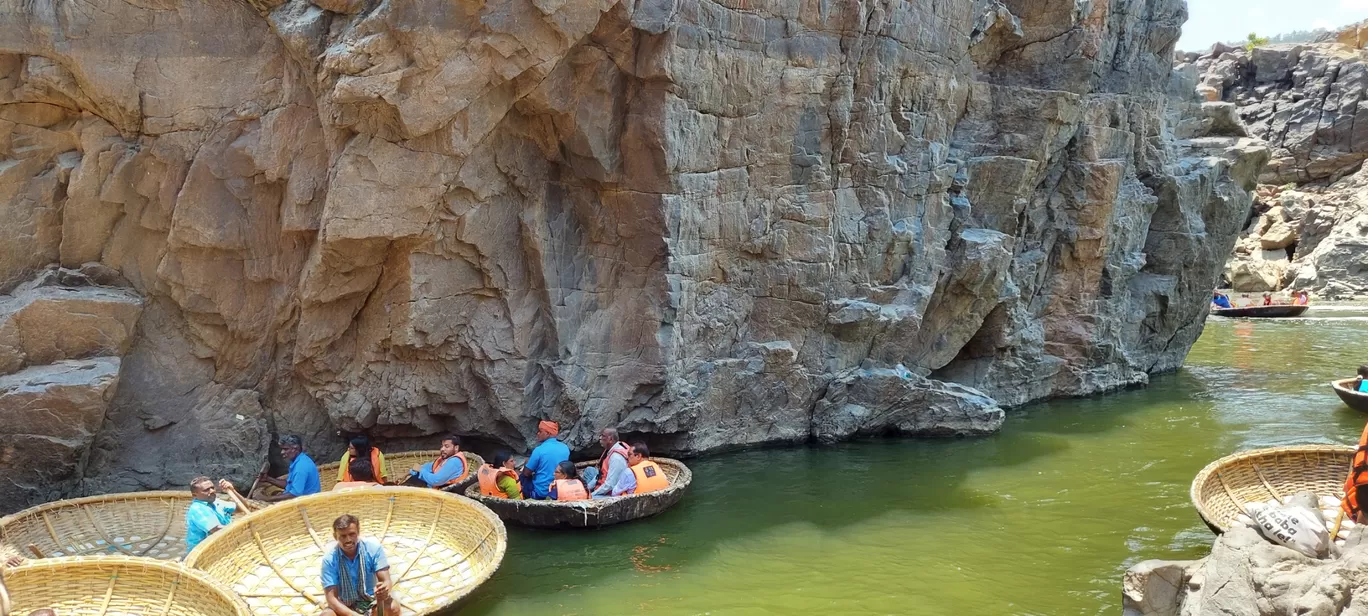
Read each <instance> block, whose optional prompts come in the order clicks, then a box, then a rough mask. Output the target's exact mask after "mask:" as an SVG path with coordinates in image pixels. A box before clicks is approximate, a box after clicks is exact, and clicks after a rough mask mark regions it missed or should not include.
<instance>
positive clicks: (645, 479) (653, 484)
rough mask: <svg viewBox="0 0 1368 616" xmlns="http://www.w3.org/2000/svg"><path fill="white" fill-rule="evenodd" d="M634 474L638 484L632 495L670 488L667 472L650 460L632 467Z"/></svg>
mask: <svg viewBox="0 0 1368 616" xmlns="http://www.w3.org/2000/svg"><path fill="white" fill-rule="evenodd" d="M632 474H633V475H636V484H637V485H636V490H634V491H632V494H645V493H647V492H655V491H656V490H664V489H665V488H668V487H670V478H669V477H666V476H665V471H664V470H661V468H660V465H658V464H656V463H655V462H652V461H650V460H642V461H641V462H638V463H637V465H636V466H633V467H632Z"/></svg>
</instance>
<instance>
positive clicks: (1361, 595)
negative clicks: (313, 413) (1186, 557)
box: [1122, 526, 1368, 616]
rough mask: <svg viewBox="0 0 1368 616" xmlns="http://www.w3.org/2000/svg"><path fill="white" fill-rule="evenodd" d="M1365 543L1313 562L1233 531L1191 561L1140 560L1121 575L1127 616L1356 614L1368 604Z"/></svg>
mask: <svg viewBox="0 0 1368 616" xmlns="http://www.w3.org/2000/svg"><path fill="white" fill-rule="evenodd" d="M1366 568H1368V544H1365V543H1362V542H1359V541H1358V539H1356V538H1351V539H1350V540H1349V542H1348V544H1346V546H1345V547H1344V548H1343V550H1342V551H1341V553H1340V554H1339V556H1338V557H1337V558H1333V559H1328V560H1318V559H1315V558H1309V557H1307V556H1303V555H1301V554H1299V553H1297V552H1295V551H1293V550H1291V549H1288V548H1285V547H1282V546H1279V545H1274V544H1272V543H1269V542H1268V541H1265V540H1264V539H1263V537H1261V536H1259V534H1258V533H1257V532H1255V531H1254V530H1253V529H1251V528H1248V527H1244V526H1239V527H1236V528H1233V529H1231V530H1230V531H1228V532H1226V533H1225V534H1223V535H1221V536H1219V537H1217V538H1216V542H1215V544H1213V545H1212V548H1211V554H1210V555H1209V556H1207V557H1205V558H1203V559H1201V560H1197V561H1153V560H1151V561H1144V562H1141V563H1139V564H1137V565H1135V566H1133V567H1131V568H1130V569H1129V570H1127V571H1126V574H1125V591H1124V592H1123V594H1122V604H1123V609H1124V610H1125V612H1124V613H1125V614H1126V616H1161V615H1162V616H1168V615H1173V616H1178V615H1181V616H1218V615H1219V616H1301V615H1305V614H1345V615H1349V614H1357V613H1360V606H1362V605H1363V604H1364V602H1365V601H1368V579H1366V578H1365V577H1364V576H1363V573H1362V572H1363V571H1364V570H1365V569H1366Z"/></svg>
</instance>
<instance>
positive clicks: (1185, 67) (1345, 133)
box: [1179, 23, 1368, 297]
mask: <svg viewBox="0 0 1368 616" xmlns="http://www.w3.org/2000/svg"><path fill="white" fill-rule="evenodd" d="M1365 45H1368V23H1366V24H1363V25H1356V26H1352V27H1350V28H1347V29H1345V30H1343V31H1341V32H1339V33H1338V34H1337V35H1336V36H1335V37H1333V38H1331V39H1329V40H1326V41H1323V42H1320V43H1315V44H1300V45H1275V46H1268V47H1259V48H1255V49H1252V50H1246V49H1233V48H1228V47H1224V46H1221V45H1217V46H1216V47H1215V48H1213V49H1212V50H1211V51H1209V52H1207V53H1205V54H1202V55H1200V56H1199V55H1197V54H1186V55H1182V56H1180V58H1179V61H1180V62H1182V63H1183V64H1181V65H1180V66H1179V70H1180V71H1184V72H1193V73H1200V80H1201V86H1200V87H1199V89H1200V90H1201V92H1202V93H1203V94H1204V95H1205V97H1207V98H1208V99H1210V100H1221V101H1225V102H1227V103H1230V104H1231V105H1233V106H1234V108H1235V109H1234V111H1235V113H1236V114H1237V115H1238V116H1239V117H1240V118H1241V119H1242V120H1243V121H1244V122H1245V123H1246V125H1247V127H1248V130H1249V133H1250V134H1251V136H1254V137H1257V138H1259V139H1262V140H1264V141H1266V142H1267V143H1268V146H1269V147H1270V149H1271V150H1272V160H1271V161H1270V162H1269V164H1268V167H1267V168H1266V169H1265V170H1264V171H1263V173H1262V174H1261V175H1260V177H1259V181H1260V182H1261V183H1262V184H1264V185H1265V186H1262V187H1260V189H1259V191H1258V198H1257V199H1256V203H1255V211H1254V215H1253V216H1251V218H1250V220H1249V222H1248V223H1247V225H1246V227H1245V229H1244V231H1243V233H1242V237H1241V238H1240V239H1239V241H1238V243H1237V244H1236V246H1235V250H1234V252H1233V253H1232V257H1231V259H1230V263H1229V266H1228V267H1227V271H1226V276H1225V277H1226V279H1227V280H1228V281H1229V283H1230V284H1231V286H1232V287H1233V288H1234V289H1235V290H1237V291H1255V292H1258V291H1276V290H1283V289H1291V290H1307V291H1310V292H1312V293H1316V294H1318V295H1321V296H1328V297H1346V296H1350V295H1355V294H1362V293H1365V292H1368V260H1365V257H1364V254H1365V253H1364V248H1365V247H1368V209H1366V207H1365V206H1366V204H1368V174H1365V173H1364V172H1363V171H1362V167H1363V161H1364V159H1365V158H1368V107H1364V106H1363V103H1364V102H1365V101H1366V100H1368V94H1365V88H1368V51H1364V47H1365ZM1360 117H1362V118H1363V121H1361V122H1360V121H1359V118H1360Z"/></svg>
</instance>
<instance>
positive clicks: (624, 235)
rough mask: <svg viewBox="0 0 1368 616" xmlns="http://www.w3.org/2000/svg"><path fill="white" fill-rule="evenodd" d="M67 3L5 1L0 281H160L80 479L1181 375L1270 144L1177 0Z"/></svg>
mask: <svg viewBox="0 0 1368 616" xmlns="http://www.w3.org/2000/svg"><path fill="white" fill-rule="evenodd" d="M50 9H52V7H50V6H49V5H43V4H41V3H39V4H34V3H28V2H23V1H21V0H0V14H4V15H6V19H4V20H0V109H3V110H4V111H3V112H0V196H3V197H4V198H3V199H0V204H3V208H4V209H3V211H0V222H3V221H5V220H10V221H14V222H15V224H0V246H4V247H5V248H4V250H5V251H9V252H4V253H3V254H0V281H6V280H14V281H16V284H17V281H21V280H24V279H27V278H28V277H31V276H32V275H33V273H34V272H36V271H39V270H41V269H42V268H43V267H44V266H46V265H47V264H50V263H54V262H56V263H61V264H63V265H65V266H66V267H68V268H71V267H75V266H76V265H78V264H81V263H85V262H86V261H94V260H98V261H99V262H100V263H101V264H103V265H104V266H107V267H108V268H111V269H113V270H116V271H117V272H118V273H119V275H120V276H122V277H123V278H124V279H126V281H127V283H128V284H129V285H130V286H131V287H132V288H133V289H134V290H136V291H137V293H138V294H139V295H140V296H141V297H143V298H145V300H144V306H145V308H144V314H143V316H142V318H141V322H140V324H139V327H138V333H137V335H136V336H135V338H134V339H133V343H132V345H131V348H130V349H129V351H128V354H127V355H126V356H125V362H124V375H123V380H124V383H125V385H127V386H125V387H121V388H120V389H119V394H118V396H117V397H116V399H115V400H114V402H113V403H112V404H111V406H110V409H109V413H108V419H107V421H106V425H105V426H103V428H102V429H101V438H100V439H99V442H98V444H97V446H96V447H95V449H94V451H93V452H92V453H91V455H90V464H89V468H88V469H87V472H86V474H85V477H86V480H85V484H84V485H85V486H86V488H87V489H92V490H93V489H108V488H120V489H123V488H131V487H152V486H155V485H159V484H161V483H167V484H178V483H179V482H182V481H183V480H184V478H185V476H186V475H188V474H192V473H194V472H200V471H204V470H205V469H206V467H210V468H221V469H223V470H224V472H226V473H229V474H238V476H241V475H240V474H241V473H250V472H254V471H255V470H256V467H257V464H258V463H259V459H260V455H261V445H260V441H259V434H260V433H261V431H262V430H264V429H266V428H262V426H269V430H270V431H276V432H300V433H303V434H305V435H306V436H307V437H309V439H310V443H309V444H310V446H311V447H312V448H314V449H315V450H320V453H322V454H323V455H329V456H330V455H331V454H332V453H335V451H336V449H337V448H338V447H339V443H337V442H336V441H335V440H333V438H332V436H331V435H332V434H333V431H334V430H336V429H344V430H350V431H367V432H370V433H372V435H374V436H376V437H377V438H379V439H380V440H381V441H382V443H383V442H384V441H385V440H386V439H413V438H419V437H423V436H428V435H432V434H436V433H439V432H446V431H455V432H458V433H462V434H473V435H479V436H481V437H484V438H487V439H493V440H497V441H502V442H504V443H508V444H512V445H515V446H521V445H525V444H526V443H527V442H528V439H529V437H530V436H531V435H532V433H533V431H534V426H535V423H536V421H537V420H538V419H541V418H545V417H550V418H552V419H556V420H558V421H560V422H561V423H562V424H563V425H564V430H563V432H562V434H563V435H564V436H565V437H566V438H567V439H568V440H569V442H570V443H571V444H572V445H574V446H575V447H577V448H590V447H593V446H594V445H593V443H594V442H595V435H596V433H597V431H598V430H599V429H600V428H602V427H603V426H606V425H619V426H621V427H622V428H623V429H626V430H630V431H633V432H638V433H641V434H642V435H644V438H646V439H647V440H648V441H650V442H651V443H652V445H653V446H656V447H657V448H659V449H661V450H662V451H701V450H707V449H713V448H719V447H727V446H733V445H739V444H748V443H764V442H786V441H805V440H809V439H812V438H814V437H821V438H836V437H838V436H849V435H855V434H868V433H876V432H880V431H885V430H893V431H908V432H916V433H928V434H929V433H945V434H949V433H968V432H979V431H982V430H985V429H991V427H992V425H993V421H994V420H992V417H993V416H994V413H995V411H994V409H995V408H998V407H1000V406H1002V405H1017V404H1022V403H1025V402H1028V401H1030V400H1034V399H1040V398H1044V397H1048V396H1054V395H1084V394H1089V393H1093V392H1097V391H1104V390H1108V389H1113V388H1116V387H1121V386H1124V385H1128V384H1133V383H1142V382H1145V381H1146V380H1147V378H1148V374H1149V373H1151V372H1157V371H1164V370H1171V369H1173V368H1176V367H1177V366H1178V365H1179V364H1180V363H1181V362H1182V359H1183V357H1184V355H1185V354H1186V352H1187V349H1188V347H1189V346H1190V345H1191V343H1192V342H1193V341H1194V340H1195V339H1196V337H1197V334H1198V333H1199V332H1200V329H1201V323H1202V320H1203V319H1204V318H1205V315H1206V302H1207V294H1208V292H1209V289H1210V288H1211V286H1212V285H1213V284H1214V283H1215V282H1216V279H1217V277H1218V276H1219V273H1220V270H1221V263H1222V258H1223V256H1224V255H1225V254H1226V253H1228V252H1229V250H1230V248H1231V246H1232V244H1233V242H1234V239H1235V237H1236V234H1237V233H1238V230H1239V228H1240V225H1241V224H1242V223H1243V222H1244V220H1245V218H1246V216H1247V212H1248V208H1249V203H1250V196H1249V190H1250V189H1251V188H1252V186H1253V179H1254V177H1255V176H1256V175H1257V173H1258V170H1259V168H1260V167H1262V166H1263V163H1264V161H1265V160H1266V158H1267V151H1266V150H1265V149H1264V148H1262V147H1261V146H1260V145H1259V144H1258V143H1257V142H1255V141H1253V140H1250V139H1248V138H1245V137H1242V136H1240V135H1241V134H1242V133H1241V132H1240V127H1239V125H1238V124H1237V123H1234V122H1232V121H1231V114H1230V109H1229V107H1228V106H1222V105H1219V104H1217V105H1210V106H1207V107H1205V108H1204V107H1203V106H1202V100H1201V99H1200V98H1198V97H1197V96H1196V95H1195V94H1194V88H1195V87H1196V85H1197V84H1196V79H1197V75H1196V74H1195V72H1194V71H1189V73H1174V72H1173V71H1172V69H1171V63H1170V61H1171V58H1172V52H1173V43H1174V41H1175V40H1176V39H1177V37H1178V34H1179V31H1180V27H1181V24H1182V22H1183V20H1184V18H1185V17H1186V9H1185V5H1184V3H1182V2H1180V1H1178V0H1145V1H1142V0H1115V1H1113V2H1107V3H1091V4H1086V3H1085V4H1079V3H1076V2H1074V1H1073V0H1044V1H1042V2H1035V3H1020V2H1015V3H1007V2H995V1H992V0H984V1H977V2H959V3H949V4H943V5H930V4H922V3H891V4H890V3H885V2H878V1H874V0H852V1H849V2H837V3H805V2H799V1H797V0H777V1H774V2H768V3H760V4H755V3H750V4H746V5H744V6H743V5H741V4H738V3H736V2H731V1H727V2H699V1H696V0H645V1H636V2H622V1H618V0H572V1H568V2H567V1H562V0H555V1H552V0H545V1H543V0H537V1H536V2H514V1H512V0H490V1H488V2H483V3H456V4H452V3H451V2H449V1H447V0H409V1H407V2H403V3H400V4H392V3H379V4H376V3H369V2H346V1H344V0H327V1H318V2H315V1H311V0H252V1H251V2H249V3H230V2H220V1H218V0H186V1H184V2H180V3H176V4H174V5H172V4H167V3H158V2H152V3H150V4H149V3H147V2H136V3H128V2H113V1H109V0H95V4H93V5H90V6H89V7H85V8H83V10H81V11H64V10H60V9H59V10H50ZM173 17H174V19H173ZM173 24H174V25H173ZM72 33H80V34H81V35H80V36H77V35H74V34H72ZM116 33H117V36H116V35H115V34H116ZM1366 125H1368V124H1366ZM0 252H3V251H0ZM3 290H8V289H7V288H6V289H3ZM897 365H902V366H905V367H906V369H907V370H908V371H909V372H910V373H911V374H914V375H916V378H915V379H911V380H908V381H903V380H896V381H893V380H888V379H883V378H878V379H873V380H868V379H865V380H857V381H856V382H853V383H849V384H847V385H841V387H842V388H844V389H843V391H844V393H840V394H839V395H841V396H845V399H846V400H848V402H841V403H840V404H836V402H835V398H831V396H834V395H837V394H836V393H833V392H832V391H831V390H829V385H831V384H832V383H833V382H836V381H841V382H844V381H843V379H846V378H847V377H848V375H850V374H852V372H851V371H852V370H864V369H868V370H872V371H887V370H892V369H893V368H894V367H895V366H897ZM244 392H255V394H256V395H255V397H253V396H252V395H249V394H247V393H244ZM211 398H212V399H211ZM220 398H223V399H222V400H220ZM824 400H825V402H823V401H824ZM849 400H853V401H849ZM994 401H996V403H997V405H998V407H995V406H994ZM819 404H821V405H823V406H822V408H823V413H822V417H823V419H822V423H821V425H820V426H819V425H818V424H817V422H816V419H814V417H816V416H817V415H818V413H817V412H816V409H817V407H818V405H819ZM855 406H863V407H864V408H867V409H873V410H874V411H876V412H877V415H874V416H873V418H872V419H871V418H859V417H856V416H855V415H854V414H852V413H846V412H845V410H843V409H848V408H849V409H851V410H853V409H854V407H855ZM258 407H259V408H258ZM238 415H241V416H242V417H244V418H245V419H244V420H242V421H243V422H245V423H242V424H237V423H234V422H236V421H238V420H237V419H236V417H237V416H238ZM229 417H231V418H233V420H232V421H228V420H227V419H225V418H229ZM197 422H210V423H213V422H220V423H216V424H215V425H216V426H218V427H215V428H213V429H212V430H211V432H210V433H208V434H203V435H196V434H195V433H194V426H195V425H196V424H197ZM233 430H241V431H242V432H241V438H240V441H241V443H237V442H230V441H231V434H232V431H233ZM196 438H200V439H203V440H199V441H196V440H193V439H196ZM184 439H192V442H196V443H199V445H197V451H191V450H189V449H187V448H186V447H184V446H183V445H182V444H181V443H183V442H185V441H184ZM173 445H174V446H173ZM148 451H156V452H157V453H158V457H157V458H156V459H155V460H154V459H150V458H148V456H147V454H146V453H145V452H148ZM198 451H212V452H215V453H213V454H212V455H209V456H207V457H206V456H204V455H202V454H200V453H198Z"/></svg>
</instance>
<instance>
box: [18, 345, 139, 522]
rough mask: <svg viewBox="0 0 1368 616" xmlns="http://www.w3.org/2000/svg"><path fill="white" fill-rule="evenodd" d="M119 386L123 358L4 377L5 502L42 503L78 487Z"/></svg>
mask: <svg viewBox="0 0 1368 616" xmlns="http://www.w3.org/2000/svg"><path fill="white" fill-rule="evenodd" d="M118 383H119V359H118V358H116V357H98V358H94V359H81V360H63V361H59V362H57V363H54V364H50V365H46V366H35V367H32V368H26V369H24V370H21V371H19V372H16V373H14V374H10V375H7V376H0V467H3V468H5V469H6V472H5V473H4V475H3V477H4V478H3V480H0V502H4V503H10V504H9V505H7V506H6V507H5V508H6V510H11V509H18V508H20V507H15V506H14V504H22V503H37V502H43V501H47V500H52V499H54V498H60V497H61V496H62V495H63V494H66V493H69V492H70V491H71V490H73V489H74V488H76V487H77V486H76V485H75V483H76V482H78V481H79V480H80V479H81V476H82V473H83V472H84V466H85V463H86V456H87V455H88V453H89V451H90V446H91V444H92V443H93V442H94V439H95V435H96V433H97V432H98V431H99V429H100V424H101V422H102V421H103V420H104V414H105V407H106V406H107V405H108V403H109V400H110V398H112V397H113V395H114V392H115V390H116V388H117V386H118Z"/></svg>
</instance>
